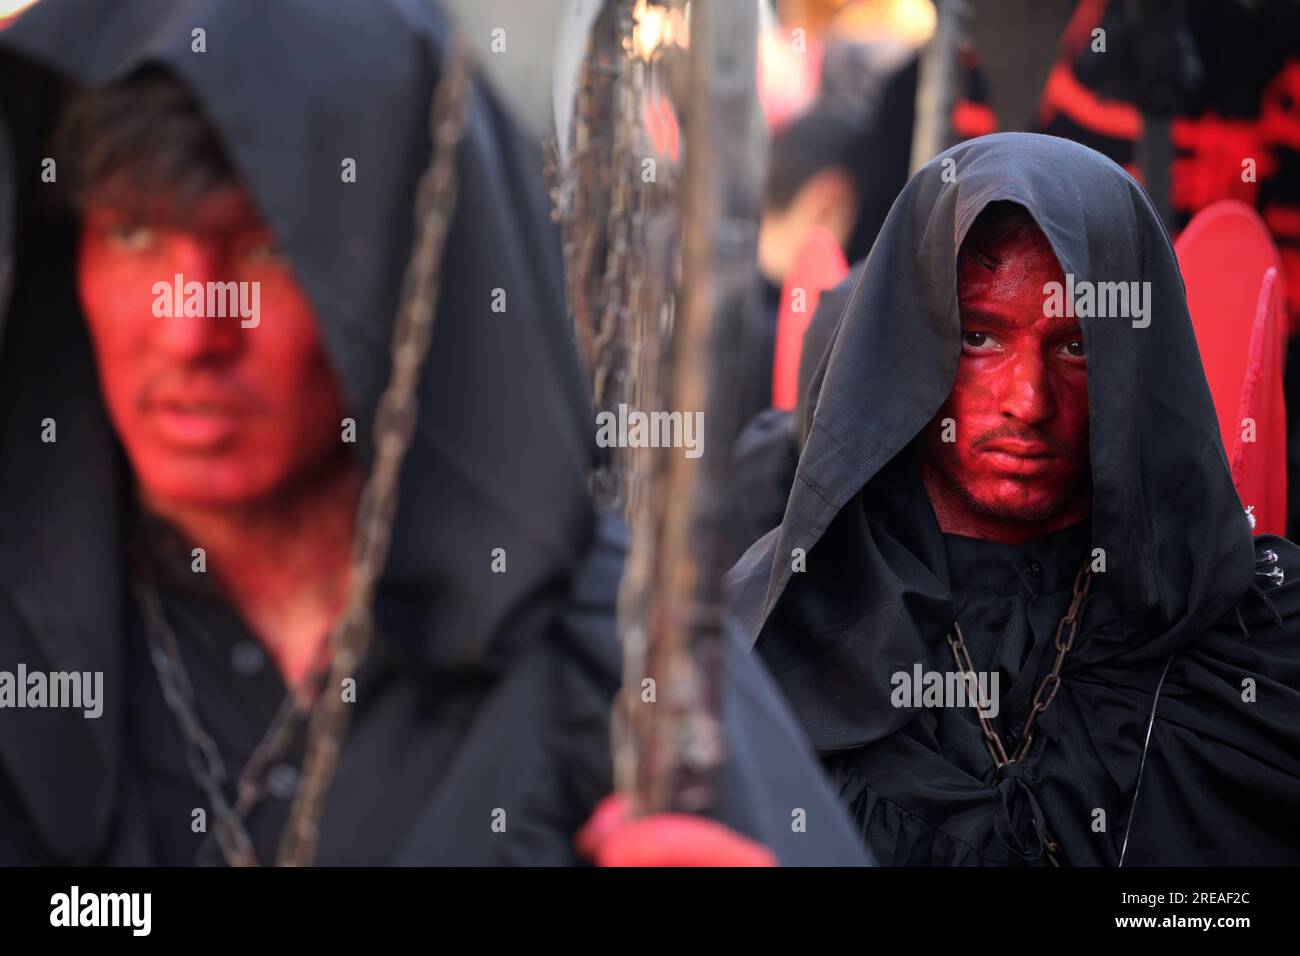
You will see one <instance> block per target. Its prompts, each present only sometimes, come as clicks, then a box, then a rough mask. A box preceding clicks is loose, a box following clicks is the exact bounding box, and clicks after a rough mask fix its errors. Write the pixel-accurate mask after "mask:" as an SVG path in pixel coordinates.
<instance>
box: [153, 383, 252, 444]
mask: <svg viewBox="0 0 1300 956" xmlns="http://www.w3.org/2000/svg"><path fill="white" fill-rule="evenodd" d="M143 411H144V414H145V415H146V416H147V418H148V419H149V420H150V421H151V422H152V423H153V425H154V426H155V428H156V429H157V431H158V434H159V436H160V437H161V438H162V439H163V441H165V442H166V443H168V444H170V445H173V446H175V447H178V448H183V449H188V450H204V449H211V448H214V447H217V446H220V445H223V444H225V443H226V442H228V441H229V440H230V439H231V438H232V437H234V435H235V434H236V433H237V432H238V431H239V429H240V428H242V427H243V426H244V424H245V422H246V419H247V410H246V406H245V405H244V403H242V402H240V401H238V400H236V399H234V398H233V396H230V395H224V394H213V393H194V394H176V395H166V396H157V397H155V398H153V399H152V400H150V401H149V402H147V403H146V404H145V405H144V408H143Z"/></svg>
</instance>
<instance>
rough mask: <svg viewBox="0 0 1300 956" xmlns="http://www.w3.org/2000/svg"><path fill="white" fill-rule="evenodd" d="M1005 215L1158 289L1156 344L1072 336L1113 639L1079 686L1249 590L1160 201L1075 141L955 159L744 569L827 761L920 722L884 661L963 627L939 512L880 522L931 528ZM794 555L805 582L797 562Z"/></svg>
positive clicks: (1073, 260) (893, 222)
mask: <svg viewBox="0 0 1300 956" xmlns="http://www.w3.org/2000/svg"><path fill="white" fill-rule="evenodd" d="M996 201H1010V202H1014V203H1018V204H1020V205H1021V206H1023V207H1024V208H1025V209H1026V210H1027V211H1028V212H1029V214H1030V215H1031V216H1032V217H1033V219H1034V220H1035V222H1037V224H1038V226H1039V227H1040V228H1041V229H1042V231H1043V232H1044V233H1045V235H1046V236H1047V238H1048V240H1049V241H1050V242H1051V245H1052V248H1053V249H1054V250H1055V253H1056V256H1057V258H1058V259H1059V260H1060V264H1061V268H1062V270H1063V271H1064V272H1065V273H1066V274H1072V275H1073V276H1074V277H1075V280H1076V281H1081V280H1086V281H1091V282H1149V283H1150V290H1151V293H1150V312H1149V324H1148V325H1146V327H1141V328H1139V327H1135V326H1134V324H1133V322H1132V321H1130V320H1129V319H1122V318H1087V317H1083V318H1080V319H1079V324H1080V327H1081V329H1082V332H1083V338H1084V345H1085V349H1086V353H1087V360H1088V396H1089V413H1090V450H1091V463H1092V478H1093V489H1094V491H1093V507H1092V518H1091V532H1090V541H1091V547H1092V548H1101V549H1104V552H1105V559H1106V573H1104V574H1097V575H1095V581H1094V585H1093V588H1094V590H1095V591H1096V592H1098V599H1095V600H1094V601H1092V602H1091V605H1092V610H1094V611H1097V612H1098V613H1097V614H1095V615H1094V619H1095V620H1097V621H1100V620H1102V619H1104V618H1107V617H1109V618H1110V620H1111V623H1115V620H1116V619H1117V621H1118V624H1117V626H1113V627H1108V628H1107V629H1106V633H1105V634H1100V633H1099V634H1093V635H1091V638H1090V639H1087V640H1083V641H1082V642H1081V645H1080V646H1079V647H1078V649H1076V651H1075V652H1074V653H1073V654H1072V656H1071V658H1070V660H1069V661H1068V662H1067V665H1066V667H1067V671H1073V672H1075V673H1078V672H1080V671H1082V670H1086V669H1088V668H1090V667H1094V666H1096V665H1098V664H1099V663H1101V662H1102V661H1105V660H1109V659H1113V658H1121V657H1122V658H1123V659H1124V660H1126V661H1129V662H1136V661H1141V660H1144V659H1164V658H1167V657H1168V656H1169V654H1170V653H1171V652H1172V651H1174V650H1175V649H1177V648H1179V647H1181V646H1184V645H1185V644H1186V643H1188V642H1189V641H1191V640H1193V639H1195V638H1196V637H1197V636H1198V635H1199V634H1200V633H1201V632H1202V631H1204V630H1205V629H1206V628H1208V627H1209V626H1210V625H1212V624H1213V622H1215V621H1216V620H1217V619H1219V618H1220V617H1221V616H1223V615H1224V613H1225V612H1226V611H1228V610H1229V609H1230V608H1231V607H1233V605H1235V604H1236V603H1237V602H1238V601H1239V600H1240V599H1241V598H1242V597H1243V596H1244V595H1245V594H1246V593H1247V591H1248V590H1249V589H1250V587H1251V584H1252V579H1253V578H1252V575H1253V571H1254V552H1253V547H1252V543H1251V531H1250V527H1249V521H1248V518H1247V517H1246V515H1245V513H1244V511H1243V509H1242V506H1241V503H1240V501H1239V500H1238V498H1237V495H1236V492H1235V490H1234V488H1233V485H1232V480H1231V477H1230V474H1229V470H1228V465H1227V460H1226V457H1225V455H1224V451H1223V447H1222V444H1221V441H1220V437H1219V427H1218V423H1217V420H1216V418H1215V411H1214V406H1213V403H1212V401H1211V398H1210V392H1209V388H1208V387H1207V385H1206V382H1205V375H1204V372H1203V370H1202V367H1201V360H1200V355H1199V352H1198V351H1197V346H1196V341H1195V338H1194V335H1193V330H1192V324H1191V321H1190V319H1189V317H1188V313H1187V305H1186V301H1185V296H1184V290H1183V284H1182V279H1181V276H1180V274H1179V271H1178V265H1177V262H1176V260H1175V258H1174V252H1173V248H1172V246H1171V244H1170V241H1169V236H1168V234H1167V233H1166V231H1165V228H1164V226H1163V225H1162V223H1161V221H1160V218H1159V216H1158V214H1157V213H1156V211H1155V209H1154V208H1153V207H1152V205H1151V202H1150V200H1149V199H1148V198H1147V196H1146V194H1145V193H1144V192H1143V191H1142V189H1141V188H1140V187H1139V185H1138V184H1137V183H1136V182H1135V181H1134V180H1133V178H1132V177H1131V176H1129V175H1128V174H1127V173H1125V172H1124V171H1123V170H1122V169H1121V168H1120V167H1119V166H1117V165H1116V164H1115V163H1113V162H1111V161H1110V160H1109V159H1107V158H1106V157H1104V156H1102V155H1101V154H1100V153H1097V152H1094V151H1093V150H1090V149H1088V148H1086V147H1084V146H1080V145H1078V144H1076V143H1072V142H1070V141H1067V140H1063V139H1058V138H1055V137H1049V136H1040V135H1031V134H1020V133H1005V134H997V135H993V136H986V137H981V138H979V139H975V140H971V141H969V142H965V143H962V144H961V145H958V146H955V147H953V148H952V149H950V150H948V151H947V152H945V153H943V154H942V155H941V156H939V157H936V158H935V159H934V160H932V161H931V162H930V163H929V164H928V165H927V166H926V167H925V168H924V169H922V170H921V171H920V172H919V173H917V174H916V175H915V176H914V177H913V178H912V180H911V181H910V182H909V183H908V185H907V187H906V188H905V189H904V190H903V192H902V193H901V194H900V195H899V197H898V199H897V201H896V202H895V203H894V206H893V209H892V210H891V211H890V213H889V216H888V218H887V219H886V221H885V224H884V226H883V228H882V230H881V232H880V235H879V237H878V238H877V240H876V243H875V246H874V247H873V249H872V251H871V254H870V256H869V257H868V259H867V261H866V264H865V267H864V268H863V270H862V271H861V273H860V274H859V275H858V276H857V281H856V283H855V285H854V287H853V290H852V293H851V294H850V296H849V298H848V300H847V303H846V304H845V306H844V309H843V313H842V315H841V317H840V321H839V324H838V326H837V328H836V331H835V336H834V339H833V341H832V346H831V348H830V349H829V351H828V353H827V355H826V357H825V358H824V359H823V361H822V364H821V367H820V368H819V369H818V371H817V374H816V376H815V378H814V381H813V384H812V386H811V398H812V402H813V404H814V406H815V411H814V414H813V418H812V424H811V430H810V433H809V434H808V437H807V443H806V445H805V446H804V450H803V454H802V457H801V458H800V461H799V466H798V471H797V474H796V479H795V486H794V489H793V491H792V493H791V497H790V501H789V505H788V507H787V509H786V514H785V519H784V522H783V523H782V525H781V526H780V527H779V528H777V529H775V530H773V531H772V532H771V533H770V534H769V535H767V536H766V537H764V538H763V539H762V540H761V541H759V542H758V543H757V544H756V545H754V547H753V548H752V549H751V550H750V551H749V553H748V554H747V555H746V556H745V557H744V558H743V559H742V560H741V562H740V563H739V564H738V565H737V567H736V568H735V569H734V570H733V572H732V584H733V587H734V598H735V606H736V609H737V612H738V614H739V615H740V616H741V618H742V620H744V622H745V625H746V627H747V629H748V632H749V634H750V637H751V639H754V640H756V641H758V642H759V644H760V646H763V649H764V656H765V657H766V658H767V659H768V661H769V664H770V665H771V666H772V667H773V670H774V671H775V672H776V674H777V677H778V680H779V681H780V682H781V683H782V685H783V687H784V689H785V690H786V692H787V693H788V694H789V695H790V697H791V699H792V700H793V701H794V704H795V709H796V711H798V712H799V713H800V715H801V717H802V718H803V719H804V722H805V725H806V727H807V728H808V730H809V732H810V734H811V735H812V737H813V741H814V744H815V745H817V746H818V747H819V748H822V749H835V748H839V747H849V746H855V745H857V744H860V743H863V742H865V741H867V740H870V739H876V738H878V737H880V736H883V735H884V734H887V733H889V732H892V731H893V730H896V729H898V727H899V726H900V725H901V724H902V723H905V722H906V721H907V720H908V719H910V717H911V716H912V712H911V711H909V710H906V709H897V708H892V707H890V705H889V703H888V685H887V684H886V683H885V675H886V673H887V671H888V668H886V667H882V666H881V664H880V662H881V661H883V660H888V661H900V660H901V661H909V660H912V661H914V660H924V659H925V658H926V656H927V653H926V650H925V648H927V647H928V646H929V644H931V643H932V642H933V641H934V640H936V639H937V640H939V641H942V639H943V635H945V634H946V633H947V631H948V630H949V628H950V627H951V623H952V620H953V618H952V612H951V606H950V596H949V595H948V594H947V593H945V587H944V586H943V585H942V583H941V582H940V580H939V578H938V577H937V576H936V575H934V574H932V573H930V572H932V571H933V570H934V569H933V568H932V567H930V566H929V565H928V560H929V559H928V556H927V555H926V554H924V553H923V550H924V549H922V548H920V547H917V546H916V541H917V540H918V539H919V538H921V537H924V536H925V535H926V534H928V533H933V532H934V531H936V529H937V526H936V524H935V522H934V518H933V514H932V512H930V511H929V509H928V508H924V509H923V510H922V511H921V512H919V513H920V514H922V521H923V522H924V523H925V524H926V525H927V527H925V528H906V527H905V528H902V529H901V530H898V533H897V534H896V533H894V532H895V530H897V529H895V528H891V529H890V530H888V531H887V530H886V526H887V525H889V524H890V523H891V521H893V522H894V523H895V524H896V523H897V518H896V517H895V518H892V519H891V517H890V515H894V516H897V515H899V514H903V513H911V514H917V513H918V512H916V511H914V510H913V511H910V512H909V511H908V508H906V507H904V505H903V499H909V500H910V501H911V502H912V504H915V499H916V496H917V494H918V491H919V477H917V475H916V473H915V468H914V461H913V458H912V451H913V449H912V442H913V439H915V438H916V437H917V436H918V434H919V433H920V432H921V430H922V429H923V427H924V426H925V425H926V424H927V423H928V422H929V421H930V420H931V419H932V418H933V416H934V415H935V413H936V412H937V411H938V410H939V408H940V407H941V405H942V404H943V402H944V401H945V399H946V398H947V396H948V395H949V393H950V391H951V389H952V385H953V382H954V380H955V376H956V371H957V364H958V359H959V356H960V351H961V340H960V317H959V313H958V304H957V278H956V277H957V252H958V249H959V248H960V246H961V243H962V240H963V238H964V237H965V235H966V233H967V231H968V230H969V229H970V227H971V225H972V224H973V223H974V221H975V219H976V217H977V216H979V214H980V212H981V211H982V210H983V209H984V208H985V206H987V205H988V204H989V203H992V202H996ZM921 494H922V497H923V492H922V493H921ZM900 496H901V497H900ZM831 538H833V539H834V541H833V542H830V541H827V539H831ZM819 543H820V544H822V548H821V550H820V551H819V550H818V546H819ZM800 548H801V549H803V550H804V552H805V553H806V554H807V558H806V562H807V570H806V571H803V572H797V571H795V570H794V566H795V565H796V564H797V561H795V560H792V555H795V554H796V552H795V549H800ZM866 594H870V595H872V600H871V601H870V602H867V601H866V599H865V598H863V597H861V595H866ZM855 595H858V596H857V597H855ZM881 595H885V596H886V597H885V598H883V599H882V598H881ZM1083 630H1084V631H1086V630H1088V627H1087V621H1086V620H1085V626H1084V629H1083ZM764 645H765V646H764ZM869 687H880V688H881V689H882V691H883V695H880V696H878V697H877V695H873V694H871V693H867V692H865V689H866V688H869Z"/></svg>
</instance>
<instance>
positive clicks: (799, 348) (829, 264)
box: [772, 226, 849, 412]
mask: <svg viewBox="0 0 1300 956" xmlns="http://www.w3.org/2000/svg"><path fill="white" fill-rule="evenodd" d="M848 274H849V264H848V261H847V260H846V259H845V258H844V250H843V249H841V248H840V244H839V243H838V242H836V241H835V237H834V236H833V235H831V233H830V231H829V230H827V229H823V228H822V227H820V226H816V227H814V228H813V229H812V230H811V231H809V233H808V237H807V238H806V239H804V241H803V245H802V246H800V247H799V252H798V253H797V254H796V255H795V257H794V263H793V265H791V267H790V271H789V272H788V273H786V277H785V285H784V286H782V288H781V308H780V310H779V311H778V312H777V318H776V349H775V353H774V355H773V359H772V407H773V408H776V409H779V410H781V411H783V412H790V411H794V407H795V405H796V403H797V402H798V401H799V359H800V358H801V357H802V356H803V336H804V333H805V332H807V331H808V323H810V322H811V321H812V317H813V313H814V312H816V311H817V302H818V300H819V299H821V297H822V293H823V292H825V291H826V290H827V289H829V288H831V287H833V286H836V285H838V284H839V283H840V282H841V281H842V280H843V279H844V277H845V276H846V275H848ZM796 306H798V307H801V308H799V309H798V310H797V311H796Z"/></svg>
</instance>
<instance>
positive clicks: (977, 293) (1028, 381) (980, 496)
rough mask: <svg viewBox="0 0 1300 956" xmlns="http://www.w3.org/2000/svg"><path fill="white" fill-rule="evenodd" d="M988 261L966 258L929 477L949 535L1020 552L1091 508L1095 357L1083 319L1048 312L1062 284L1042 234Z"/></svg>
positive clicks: (929, 432) (1000, 249)
mask: <svg viewBox="0 0 1300 956" xmlns="http://www.w3.org/2000/svg"><path fill="white" fill-rule="evenodd" d="M987 252H988V255H989V257H990V258H992V259H993V260H996V265H995V266H994V267H993V268H991V269H990V268H989V267H988V265H987V264H982V263H981V262H979V261H977V258H976V257H975V256H970V255H963V256H962V257H961V259H960V262H961V265H960V267H959V272H958V297H959V302H960V308H961V337H962V354H961V360H960V363H959V364H958V367H957V380H956V382H955V384H954V385H953V389H952V393H951V394H950V395H949V397H948V400H947V402H945V403H944V406H943V408H941V409H940V410H939V413H938V415H936V416H935V418H934V420H933V421H932V422H931V423H930V424H929V426H927V428H926V430H925V432H924V434H923V436H922V455H921V460H922V479H923V481H924V484H925V488H926V491H927V493H928V495H929V498H930V502H931V504H932V505H933V506H934V510H935V515H936V517H937V518H938V519H939V526H940V528H942V529H943V530H944V531H947V532H951V533H955V534H962V535H966V536H968V537H976V538H984V539H986V540H993V541H1002V542H1005V543H1009V544H1020V543H1022V542H1024V541H1026V540H1028V539H1029V538H1032V537H1036V536H1038V535H1042V534H1046V533H1048V532H1051V531H1055V530H1058V529H1060V528H1064V527H1068V526H1069V525H1072V524H1076V523H1077V522H1079V521H1082V520H1083V519H1084V518H1086V517H1087V516H1088V514H1089V513H1090V511H1091V504H1092V493H1091V482H1092V479H1091V468H1090V465H1089V458H1088V369H1087V359H1086V358H1085V356H1084V349H1083V335H1082V333H1081V331H1080V330H1079V326H1078V324H1077V323H1076V322H1075V320H1074V319H1072V318H1048V317H1046V316H1044V314H1043V312H1044V308H1043V303H1044V300H1045V296H1044V293H1043V287H1044V285H1046V284H1047V283H1048V282H1052V281H1056V282H1062V283H1064V281H1065V277H1064V275H1063V274H1062V271H1061V267H1060V264H1059V263H1058V262H1057V260H1056V256H1055V254H1054V253H1053V252H1052V248H1051V246H1050V244H1049V243H1048V242H1047V239H1046V238H1045V237H1044V236H1043V235H1042V233H1041V232H1039V231H1037V230H1036V229H1034V230H1026V231H1024V232H1021V233H1019V234H1015V233H1013V234H1012V235H1011V236H1010V237H1007V238H1005V239H1003V240H1001V241H1000V242H997V243H995V244H993V245H992V246H990V247H989V248H988V249H987ZM949 419H950V420H951V423H950V424H949V425H948V427H947V428H945V424H946V420H949ZM945 433H946V436H945ZM945 437H948V438H949V439H950V440H949V441H944V438H945Z"/></svg>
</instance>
